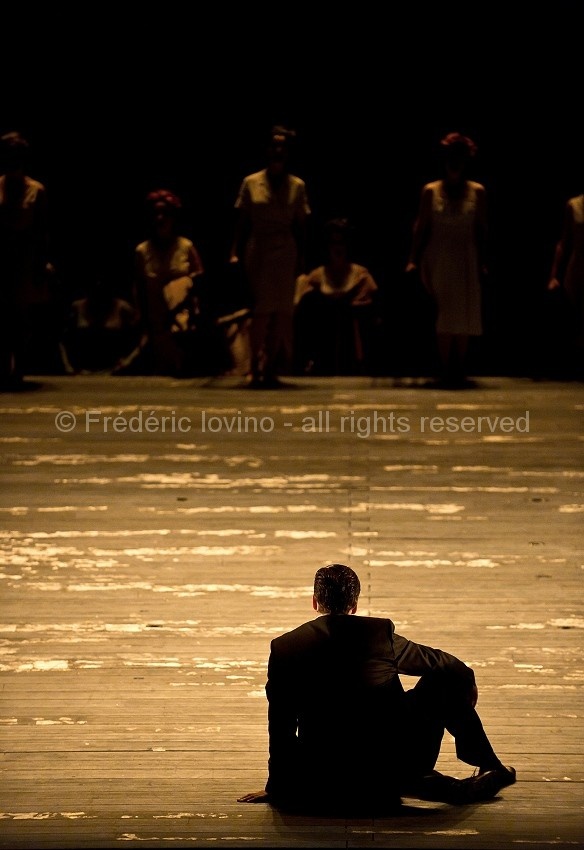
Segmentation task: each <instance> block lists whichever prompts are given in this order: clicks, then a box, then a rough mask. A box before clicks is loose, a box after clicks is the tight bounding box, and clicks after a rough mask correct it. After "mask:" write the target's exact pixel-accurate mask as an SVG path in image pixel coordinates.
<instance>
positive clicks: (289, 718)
mask: <svg viewBox="0 0 584 850" xmlns="http://www.w3.org/2000/svg"><path fill="white" fill-rule="evenodd" d="M291 667H292V665H291V663H290V662H288V663H287V662H286V660H285V659H282V658H280V657H279V656H278V653H277V652H276V651H274V646H273V643H272V649H271V652H270V658H269V661H268V680H267V682H266V696H267V698H268V738H269V753H270V757H269V761H268V782H267V784H266V791H267V792H268V793H269V794H270V795H271V796H281V795H287V794H288V793H289V792H291V791H292V790H293V789H294V787H295V786H296V782H297V767H298V765H297V761H298V738H297V735H296V732H297V728H298V713H297V699H298V694H297V692H296V687H295V685H294V681H295V676H294V673H293V669H291Z"/></svg>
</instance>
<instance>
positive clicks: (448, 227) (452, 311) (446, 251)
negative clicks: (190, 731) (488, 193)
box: [420, 180, 483, 336]
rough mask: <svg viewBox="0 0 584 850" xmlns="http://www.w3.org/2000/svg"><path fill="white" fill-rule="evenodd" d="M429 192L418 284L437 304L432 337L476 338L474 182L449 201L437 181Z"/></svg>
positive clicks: (477, 296)
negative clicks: (427, 231) (428, 215)
mask: <svg viewBox="0 0 584 850" xmlns="http://www.w3.org/2000/svg"><path fill="white" fill-rule="evenodd" d="M426 190H429V191H431V193H432V205H431V206H432V211H431V223H430V238H429V241H428V244H427V246H426V248H425V250H424V253H423V255H422V262H421V266H420V272H421V276H422V281H423V283H424V285H425V286H426V288H427V289H428V291H429V292H430V293H431V294H432V295H433V297H434V298H435V301H436V306H437V310H438V316H437V320H436V331H437V333H445V334H464V335H468V336H480V335H481V333H482V321H481V281H480V269H479V259H478V246H477V195H478V193H479V192H481V191H482V190H483V187H482V186H481V185H480V184H479V183H475V182H473V181H471V180H468V181H467V188H466V192H465V195H464V196H463V197H462V198H460V199H456V200H451V199H449V198H448V196H447V195H446V194H445V193H444V191H443V183H442V181H441V180H436V181H435V182H433V183H429V184H428V185H427V186H426Z"/></svg>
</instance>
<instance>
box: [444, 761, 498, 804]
mask: <svg viewBox="0 0 584 850" xmlns="http://www.w3.org/2000/svg"><path fill="white" fill-rule="evenodd" d="M505 784H509V783H508V782H507V777H506V776H503V773H502V771H500V770H485V771H483V773H478V774H477V775H476V776H469V778H468V779H460V780H459V782H458V785H457V786H456V787H454V788H453V789H452V795H451V798H450V799H449V800H446V802H448V803H452V804H453V805H455V806H461V805H468V804H469V803H482V802H484V801H485V800H492V799H493V797H496V796H497V794H498V793H499V791H500V790H501V788H503V787H504V785H505Z"/></svg>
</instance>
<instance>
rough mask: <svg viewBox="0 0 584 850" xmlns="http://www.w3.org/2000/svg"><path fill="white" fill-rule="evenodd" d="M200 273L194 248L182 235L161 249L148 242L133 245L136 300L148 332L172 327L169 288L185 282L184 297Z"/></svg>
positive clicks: (200, 265) (200, 264) (198, 259)
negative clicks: (175, 282)
mask: <svg viewBox="0 0 584 850" xmlns="http://www.w3.org/2000/svg"><path fill="white" fill-rule="evenodd" d="M202 271H203V265H202V263H201V260H200V257H199V254H198V252H197V249H196V248H195V246H194V244H193V243H192V241H191V240H190V239H187V238H186V237H185V236H177V237H176V238H175V239H173V240H172V242H170V243H169V244H168V245H167V246H164V247H161V246H159V245H157V244H156V243H155V242H154V241H152V240H150V239H148V240H146V241H145V242H141V243H140V244H139V245H137V246H136V274H137V286H138V299H139V302H140V308H141V310H142V312H143V314H145V315H144V320H145V321H146V322H147V324H148V325H149V327H150V330H151V331H152V330H157V331H164V330H168V328H169V327H170V325H171V321H172V316H171V312H170V311H171V310H172V307H173V303H172V301H171V299H170V298H169V295H172V293H171V291H170V289H169V288H167V287H168V285H169V284H171V283H172V282H173V281H177V282H178V281H185V286H184V289H185V293H184V294H185V296H186V295H187V294H188V288H189V285H192V278H193V277H194V276H195V275H197V274H200V273H201V272H202ZM186 278H191V280H190V281H188V280H186Z"/></svg>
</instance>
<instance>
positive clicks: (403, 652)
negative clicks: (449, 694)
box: [393, 634, 478, 706]
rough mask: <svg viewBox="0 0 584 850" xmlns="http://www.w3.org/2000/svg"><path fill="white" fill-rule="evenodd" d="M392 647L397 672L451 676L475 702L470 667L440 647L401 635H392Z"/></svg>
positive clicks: (475, 692)
mask: <svg viewBox="0 0 584 850" xmlns="http://www.w3.org/2000/svg"><path fill="white" fill-rule="evenodd" d="M393 647H394V653H395V661H396V663H397V671H398V673H405V674H406V675H409V676H423V675H424V674H425V673H438V674H441V675H444V676H448V677H451V678H453V679H454V680H455V681H458V682H459V683H460V684H461V685H462V686H463V687H464V688H465V689H468V694H469V699H470V701H471V703H472V704H473V706H474V705H475V704H476V701H477V698H478V692H477V689H476V683H475V674H474V671H473V670H472V668H471V667H469V666H468V665H467V664H465V663H464V661H461V660H460V658H457V657H456V656H455V655H451V654H450V653H449V652H445V651H444V650H442V649H434V648H433V647H431V646H425V645H424V644H421V643H414V641H411V640H408V639H407V638H404V637H402V636H401V635H397V634H394V635H393Z"/></svg>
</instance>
